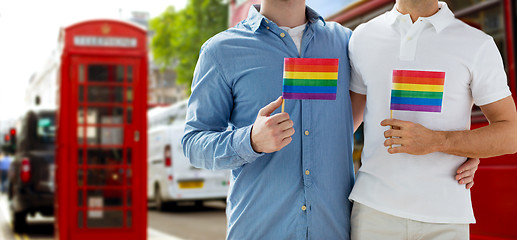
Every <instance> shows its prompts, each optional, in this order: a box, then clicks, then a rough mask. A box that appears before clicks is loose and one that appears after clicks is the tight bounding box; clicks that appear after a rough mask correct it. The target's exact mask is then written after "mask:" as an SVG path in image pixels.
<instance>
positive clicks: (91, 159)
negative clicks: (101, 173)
mask: <svg viewBox="0 0 517 240" xmlns="http://www.w3.org/2000/svg"><path fill="white" fill-rule="evenodd" d="M87 154H88V156H87V159H88V165H117V164H122V149H113V148H106V149H101V148H99V149H88V152H87Z"/></svg>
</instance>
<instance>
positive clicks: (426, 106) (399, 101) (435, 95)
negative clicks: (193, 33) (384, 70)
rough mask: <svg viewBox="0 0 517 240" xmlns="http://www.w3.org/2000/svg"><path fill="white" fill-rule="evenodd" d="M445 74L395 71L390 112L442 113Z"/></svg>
mask: <svg viewBox="0 0 517 240" xmlns="http://www.w3.org/2000/svg"><path fill="white" fill-rule="evenodd" d="M444 82H445V72H431V71H410V70H393V80H392V88H391V107H390V110H405V111H419V112H441V111H442V99H443V85H444Z"/></svg>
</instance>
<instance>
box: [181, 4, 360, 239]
mask: <svg viewBox="0 0 517 240" xmlns="http://www.w3.org/2000/svg"><path fill="white" fill-rule="evenodd" d="M304 24H306V26H305V28H302V30H304V31H303V32H302V33H303V36H302V38H301V42H298V45H299V47H300V51H298V47H297V44H296V40H295V41H293V39H292V38H291V36H290V35H289V33H288V31H289V29H291V28H293V29H294V28H295V27H298V26H301V25H304ZM280 27H286V28H284V29H286V30H287V31H286V30H284V29H282V28H280ZM350 35H351V31H350V30H349V29H346V28H344V27H342V26H341V25H339V24H337V23H333V22H332V23H331V22H329V23H326V22H325V21H324V20H323V18H322V17H321V16H319V15H318V14H317V13H316V12H314V11H313V10H312V9H310V8H308V7H307V8H306V6H305V1H303V0H296V1H294V0H293V1H278V0H263V1H262V5H261V6H258V5H256V6H252V7H251V8H250V11H249V15H248V18H247V19H245V20H244V21H242V22H241V23H239V24H238V25H237V26H235V27H233V28H231V29H229V30H227V31H225V32H222V33H219V34H217V35H216V36H214V37H213V38H211V39H210V40H208V41H207V42H206V43H205V44H204V45H203V47H202V48H201V53H200V57H199V61H198V63H197V66H196V70H195V73H194V80H193V83H192V95H191V97H190V100H189V105H188V115H187V123H186V128H185V135H184V136H183V139H182V144H183V150H184V152H185V154H186V156H187V157H188V158H189V159H190V162H191V164H192V165H194V166H196V167H202V168H207V169H231V170H232V179H231V184H230V188H231V189H230V193H229V196H228V205H227V216H228V232H227V238H228V239H349V235H350V234H349V232H350V226H349V217H350V209H351V205H350V202H349V201H348V200H347V197H348V195H349V193H350V190H351V189H352V185H353V183H354V172H353V171H354V170H353V164H352V146H353V139H352V136H353V128H352V127H353V122H352V114H351V108H350V97H349V89H348V85H349V76H350V67H349V62H348V56H347V46H348V39H349V38H350ZM298 57H302V58H338V59H339V73H338V75H339V78H338V83H337V97H336V100H335V101H332V100H331V101H329V100H286V102H285V112H286V113H278V112H279V109H277V108H279V106H280V105H281V102H282V99H281V98H278V97H279V96H281V95H282V81H283V75H282V74H283V61H284V58H298ZM275 99H277V100H275ZM272 101H273V102H272ZM271 102H272V103H271ZM266 105H267V106H266ZM264 106H266V107H264ZM257 113H258V116H257ZM228 126H231V128H232V129H233V130H231V131H227V127H228Z"/></svg>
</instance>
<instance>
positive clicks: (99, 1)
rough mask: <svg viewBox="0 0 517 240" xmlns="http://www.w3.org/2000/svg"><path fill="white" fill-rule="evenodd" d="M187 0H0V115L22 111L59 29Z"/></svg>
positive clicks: (7, 116)
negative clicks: (33, 81) (36, 74)
mask: <svg viewBox="0 0 517 240" xmlns="http://www.w3.org/2000/svg"><path fill="white" fill-rule="evenodd" d="M186 2H187V0H88V1H85V0H82V1H78V0H25V1H0V120H5V119H12V118H17V117H18V116H20V115H22V114H23V112H24V111H25V110H26V109H25V107H26V103H25V92H26V88H27V84H28V81H29V78H30V77H31V75H32V74H34V73H35V72H37V71H39V70H40V69H41V68H43V66H44V64H45V62H46V60H47V59H48V58H49V57H50V54H51V53H52V50H53V49H55V48H56V46H57V40H58V35H59V29H60V28H61V27H66V26H68V25H71V24H73V23H76V22H80V21H83V20H87V19H95V18H110V19H123V20H125V19H128V18H129V17H130V15H131V12H133V11H144V12H148V13H149V14H150V17H151V18H152V17H156V16H158V15H160V14H161V13H162V12H163V11H165V9H166V8H167V7H168V6H171V5H172V6H175V8H176V9H181V8H184V7H185V5H186Z"/></svg>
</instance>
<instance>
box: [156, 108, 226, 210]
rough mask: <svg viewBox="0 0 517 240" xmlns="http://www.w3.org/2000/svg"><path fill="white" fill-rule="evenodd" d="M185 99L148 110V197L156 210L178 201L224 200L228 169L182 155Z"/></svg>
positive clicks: (198, 203)
mask: <svg viewBox="0 0 517 240" xmlns="http://www.w3.org/2000/svg"><path fill="white" fill-rule="evenodd" d="M186 108H187V101H186V100H185V101H182V102H179V103H177V104H175V105H172V106H169V107H157V108H153V109H151V110H149V111H148V113H147V116H148V122H149V125H148V127H149V129H148V133H147V134H148V135H147V136H148V151H147V152H148V159H147V160H148V187H147V189H148V194H147V195H148V199H149V200H151V201H154V202H155V203H156V206H157V208H158V209H159V210H163V209H164V208H166V206H170V205H173V204H175V203H177V202H181V201H193V202H195V203H196V205H202V204H203V201H206V200H226V197H227V194H228V185H229V179H230V171H223V170H219V171H211V170H206V169H200V168H195V167H193V166H191V165H190V162H189V160H188V159H187V158H186V157H185V156H184V155H183V150H182V147H181V137H182V136H183V130H184V128H185V116H186V112H187V110H186Z"/></svg>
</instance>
